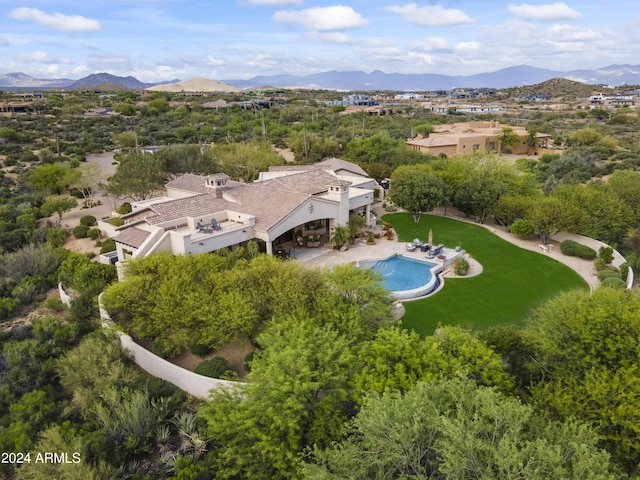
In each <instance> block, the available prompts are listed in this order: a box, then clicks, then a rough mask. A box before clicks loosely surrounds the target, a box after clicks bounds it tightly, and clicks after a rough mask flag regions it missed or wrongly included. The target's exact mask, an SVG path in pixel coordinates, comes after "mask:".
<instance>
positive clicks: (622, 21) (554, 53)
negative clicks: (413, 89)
mask: <svg viewBox="0 0 640 480" xmlns="http://www.w3.org/2000/svg"><path fill="white" fill-rule="evenodd" d="M639 24H640V1H639V0H627V1H609V0H577V1H564V2H562V1H560V2H555V1H553V0H551V1H546V2H544V1H543V2H539V1H534V0H529V1H528V2H527V3H520V2H502V1H493V0H488V1H486V0H451V1H435V0H434V1H419V0H415V1H408V0H355V1H341V0H336V1H321V0H226V1H208V0H202V1H197V0H196V1H191V0H110V1H103V0H53V1H49V0H0V74H2V73H13V72H23V73H26V74H28V75H32V76H34V77H37V78H71V79H78V78H82V77H85V76H87V75H89V74H92V73H98V72H108V73H111V74H114V75H119V76H129V75H132V76H134V77H136V78H137V79H138V80H141V81H143V82H158V81H166V80H171V79H181V80H186V79H188V78H194V77H204V78H210V79H216V80H231V79H248V78H252V77H254V76H256V75H279V74H295V75H305V74H311V73H319V72H325V71H330V70H338V71H350V70H362V71H365V72H371V71H373V70H381V71H383V72H386V73H393V72H398V73H439V74H444V75H472V74H476V73H483V72H492V71H495V70H499V69H501V68H506V67H510V66H515V65H521V64H526V65H530V66H534V67H539V68H548V69H551V70H558V71H569V70H575V69H595V68H600V67H605V66H608V65H612V64H631V65H639V64H640V49H639V48H638V45H639V44H640V28H639V27H638V25H639Z"/></svg>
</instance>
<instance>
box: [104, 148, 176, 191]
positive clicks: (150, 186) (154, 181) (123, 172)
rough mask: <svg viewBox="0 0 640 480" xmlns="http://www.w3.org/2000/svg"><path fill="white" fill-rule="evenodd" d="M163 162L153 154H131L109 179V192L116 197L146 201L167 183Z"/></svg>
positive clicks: (126, 156) (123, 159) (121, 162)
mask: <svg viewBox="0 0 640 480" xmlns="http://www.w3.org/2000/svg"><path fill="white" fill-rule="evenodd" d="M166 180H167V178H166V174H165V173H164V170H163V165H162V161H161V160H160V159H159V158H157V157H155V156H154V155H153V154H149V153H144V154H137V153H131V154H128V155H125V156H123V157H122V159H121V160H120V164H119V165H118V169H117V170H116V173H115V174H113V175H112V176H111V177H109V179H108V184H107V188H106V189H107V192H108V193H109V194H111V195H113V196H114V197H129V198H132V199H133V200H135V201H139V200H146V199H147V198H150V197H152V196H153V195H154V194H156V193H157V192H158V191H160V190H161V189H162V187H163V186H164V184H165V182H166Z"/></svg>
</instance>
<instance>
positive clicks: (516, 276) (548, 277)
mask: <svg viewBox="0 0 640 480" xmlns="http://www.w3.org/2000/svg"><path fill="white" fill-rule="evenodd" d="M383 219H384V220H385V221H387V222H390V223H392V224H393V227H394V229H395V230H396V232H397V234H398V238H399V240H400V241H401V242H410V241H412V240H413V239H414V238H420V239H421V240H423V241H426V240H427V236H428V233H429V229H432V230H433V243H434V244H436V245H437V244H440V243H444V244H445V246H446V247H447V248H453V247H455V246H456V245H458V244H461V245H462V248H463V249H464V250H466V251H467V252H468V253H469V254H470V255H471V256H472V257H473V258H474V259H476V260H477V261H478V262H480V263H481V264H482V267H483V272H482V273H481V274H480V275H478V276H476V277H470V278H447V279H445V285H444V288H442V290H440V291H439V292H438V293H436V294H435V295H433V296H431V297H429V298H425V299H422V300H416V301H411V302H405V303H404V306H405V309H406V313H405V316H404V317H403V319H402V322H403V324H404V326H405V327H407V328H410V329H413V330H415V331H417V332H418V333H420V334H422V335H431V334H432V333H433V332H434V330H435V329H436V328H437V327H438V325H453V324H456V325H464V326H466V327H469V328H476V329H484V328H488V327H491V326H494V325H497V324H501V323H521V322H523V321H524V320H525V319H526V318H527V317H528V316H529V314H530V313H531V311H532V309H535V308H536V307H538V306H539V305H541V304H542V303H544V302H545V301H546V300H548V299H549V298H551V297H553V296H555V295H556V294H558V293H559V292H560V291H565V290H574V289H581V290H588V289H589V285H588V284H587V282H586V281H585V280H584V279H582V277H580V276H579V275H578V274H577V273H576V272H574V271H573V270H571V269H570V268H569V267H567V266H565V265H563V264H562V263H560V262H558V261H556V260H554V259H552V258H549V257H547V256H544V255H540V254H538V253H536V252H532V251H529V250H524V249H522V248H520V247H517V246H515V245H513V244H511V243H509V242H507V241H505V240H503V239H502V238H500V237H498V236H497V235H494V234H493V233H491V232H490V231H489V230H487V229H486V228H484V227H481V226H479V225H474V224H470V223H466V222H460V221H458V220H453V219H450V218H444V217H438V216H431V215H423V216H422V218H421V219H420V222H419V223H414V221H413V218H412V217H411V215H410V214H408V213H395V214H389V215H385V216H384V217H383Z"/></svg>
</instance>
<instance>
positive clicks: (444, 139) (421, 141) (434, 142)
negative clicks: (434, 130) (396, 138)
mask: <svg viewBox="0 0 640 480" xmlns="http://www.w3.org/2000/svg"><path fill="white" fill-rule="evenodd" d="M458 138H459V136H455V137H454V136H453V135H451V136H449V135H445V136H437V137H428V138H418V139H414V140H409V141H407V144H409V145H419V146H421V147H444V146H448V145H458Z"/></svg>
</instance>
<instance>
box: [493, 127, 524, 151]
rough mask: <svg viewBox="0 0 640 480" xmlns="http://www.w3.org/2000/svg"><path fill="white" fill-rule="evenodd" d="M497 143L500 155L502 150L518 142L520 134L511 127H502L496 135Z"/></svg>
mask: <svg viewBox="0 0 640 480" xmlns="http://www.w3.org/2000/svg"><path fill="white" fill-rule="evenodd" d="M497 140H498V144H499V145H500V150H499V152H500V155H502V152H503V151H504V150H508V149H509V148H510V147H513V146H514V145H518V144H519V143H520V135H518V134H517V133H516V132H514V131H513V128H511V127H504V128H503V129H502V131H501V132H500V134H499V135H498V138H497Z"/></svg>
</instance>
